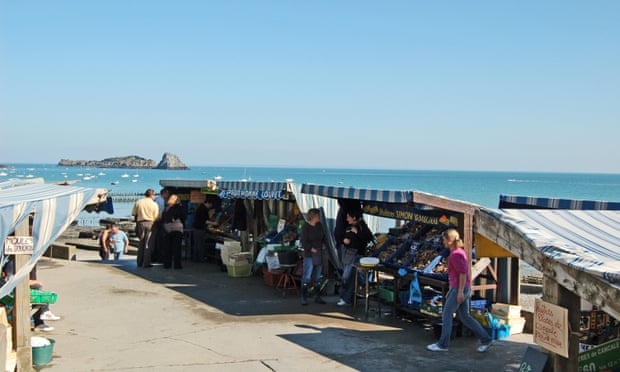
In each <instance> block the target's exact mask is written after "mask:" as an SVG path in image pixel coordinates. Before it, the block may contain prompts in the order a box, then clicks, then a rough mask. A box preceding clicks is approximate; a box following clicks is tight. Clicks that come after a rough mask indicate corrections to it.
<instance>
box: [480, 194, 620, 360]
mask: <svg viewBox="0 0 620 372" xmlns="http://www.w3.org/2000/svg"><path fill="white" fill-rule="evenodd" d="M528 199H529V200H528ZM537 199H538V198H528V197H511V196H509V197H505V200H503V199H500V200H502V201H503V202H504V203H507V204H504V205H503V206H504V207H509V208H510V207H512V208H514V207H515V206H519V205H521V206H523V205H525V208H524V209H529V210H528V211H519V213H520V214H521V215H523V216H525V217H523V216H521V218H522V219H520V220H517V221H513V220H514V219H515V217H514V216H512V215H511V212H510V211H505V212H504V211H501V210H500V211H497V210H488V209H480V210H478V211H477V213H476V216H475V225H476V234H477V235H479V236H480V237H482V238H483V239H485V240H486V241H487V242H488V244H489V245H494V246H495V249H499V250H504V251H507V252H508V253H509V254H510V255H513V256H516V257H520V258H521V259H523V260H524V261H525V262H527V263H528V264H530V265H531V266H533V267H534V268H535V269H537V270H539V271H541V272H542V273H543V300H544V301H546V302H548V303H551V304H554V305H557V306H560V307H563V308H565V309H567V311H568V323H569V335H568V358H564V357H562V356H560V355H558V354H555V353H553V352H550V355H551V359H552V360H551V363H550V368H551V370H553V371H577V370H578V364H579V335H580V334H579V332H578V330H579V327H580V315H581V299H582V298H583V299H585V300H587V301H588V302H590V303H592V304H593V305H595V306H598V307H599V308H601V310H603V311H605V312H607V313H608V314H610V315H611V316H613V317H614V318H616V319H620V301H618V299H620V285H618V284H617V282H616V284H612V283H611V282H610V281H608V280H605V279H604V275H603V276H599V275H594V274H593V273H591V272H588V271H586V270H583V269H579V268H578V267H577V266H578V264H579V263H578V262H579V260H580V258H579V257H577V258H576V261H575V262H576V264H575V265H569V264H567V263H566V262H561V261H559V260H558V259H557V258H556V256H554V255H553V254H545V253H543V250H546V251H547V252H548V251H549V248H552V247H550V246H549V245H546V246H538V245H537V239H540V237H539V236H532V235H529V234H528V232H527V231H526V230H525V229H526V228H527V226H526V224H528V223H530V222H531V223H532V224H533V225H534V226H537V225H536V223H538V222H535V221H540V220H541V219H542V218H544V217H545V216H544V215H546V214H549V213H553V214H554V216H553V218H554V219H558V218H569V219H571V220H572V221H576V220H575V219H574V218H575V216H574V215H575V214H576V213H575V211H567V210H563V211H548V209H558V208H559V207H560V206H562V205H563V206H564V209H584V208H583V207H584V205H590V206H591V208H590V209H605V208H606V207H605V208H603V207H601V206H607V205H608V204H607V203H606V202H592V203H583V201H570V200H560V199H545V198H540V200H537ZM615 204H617V205H618V206H620V203H615ZM501 205H502V204H501V202H500V206H501ZM571 205H572V206H573V207H571ZM577 206H578V208H577ZM594 206H596V207H594ZM545 209H547V210H546V211H543V210H545ZM577 212H583V211H577ZM589 212H591V214H600V217H601V218H603V219H604V220H607V221H614V220H615V221H616V222H615V223H616V225H617V224H620V212H617V211H589ZM512 214H516V213H512ZM530 214H531V215H532V217H530ZM565 216H567V217H565ZM586 217H587V216H586ZM532 218H533V219H532ZM582 218H583V217H582ZM616 231H618V230H616ZM601 233H602V232H601ZM536 234H539V233H538V232H537V233H536ZM548 238H552V236H551V235H549V237H548ZM612 238H613V237H612ZM617 238H618V236H615V239H617ZM571 244H573V245H574V244H575V243H574V242H571ZM578 248H579V249H585V248H583V247H578ZM612 249H613V248H612ZM615 249H616V255H618V254H620V246H618V245H616V246H615ZM585 253H586V252H584V254H585ZM614 275H615V276H617V275H618V273H617V272H616V274H612V276H610V278H611V277H613V276H614ZM535 316H536V315H535Z"/></svg>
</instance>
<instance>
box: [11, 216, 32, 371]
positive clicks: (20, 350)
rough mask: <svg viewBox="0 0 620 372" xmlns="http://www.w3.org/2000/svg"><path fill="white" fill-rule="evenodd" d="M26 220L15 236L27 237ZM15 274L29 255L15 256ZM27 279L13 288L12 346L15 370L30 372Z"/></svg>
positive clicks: (30, 352)
mask: <svg viewBox="0 0 620 372" xmlns="http://www.w3.org/2000/svg"><path fill="white" fill-rule="evenodd" d="M29 235H30V228H29V223H28V219H26V221H25V222H23V223H21V224H20V225H19V226H17V227H16V228H15V236H29ZM13 257H14V258H15V272H18V271H19V270H20V269H21V268H22V267H23V266H25V265H26V264H27V263H28V261H29V260H30V255H24V254H16V255H14V256H13ZM28 278H29V277H26V278H24V279H23V280H22V281H21V282H20V283H19V284H17V286H16V287H15V307H14V308H13V315H14V322H15V323H14V326H15V331H14V337H15V338H14V340H13V341H14V345H15V351H16V352H17V370H18V371H31V370H32V348H31V346H30V284H29V279H28Z"/></svg>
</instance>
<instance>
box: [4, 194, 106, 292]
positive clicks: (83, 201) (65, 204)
mask: <svg viewBox="0 0 620 372" xmlns="http://www.w3.org/2000/svg"><path fill="white" fill-rule="evenodd" d="M4 186H6V185H4ZM98 193H99V191H98V190H96V189H89V188H83V187H73V186H58V185H50V184H22V185H19V184H15V185H13V186H10V187H6V188H2V185H0V242H4V240H5V239H6V237H7V236H8V235H9V234H11V233H13V232H14V231H15V229H16V228H17V226H19V225H21V224H22V223H28V216H29V215H30V213H33V212H34V220H33V225H32V237H33V242H34V252H33V254H32V256H31V257H30V260H29V261H28V263H27V264H26V265H24V266H23V267H22V268H21V269H20V270H19V272H17V273H15V275H14V276H13V277H11V279H9V280H8V281H7V282H6V283H5V284H4V286H2V287H1V288H0V298H2V297H4V296H5V295H7V294H9V293H10V292H11V291H12V290H13V288H15V286H16V285H17V283H19V282H20V281H21V280H22V279H24V278H25V277H26V276H28V274H29V273H30V271H31V270H32V268H33V267H34V265H35V264H36V262H37V261H38V259H39V258H40V257H41V255H42V254H43V253H44V252H45V251H46V250H47V247H49V245H50V244H51V243H52V242H54V241H55V240H56V239H57V238H58V236H59V235H60V234H61V233H62V232H63V231H64V230H65V229H66V228H67V227H68V226H69V224H71V222H73V221H74V220H75V218H76V217H77V215H78V214H79V213H80V212H81V211H82V210H83V209H84V207H85V206H87V205H88V204H90V203H92V202H93V201H97V200H99V194H98ZM3 253H4V250H2V255H3ZM3 261H4V260H3Z"/></svg>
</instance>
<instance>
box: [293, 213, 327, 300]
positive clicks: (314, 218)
mask: <svg viewBox="0 0 620 372" xmlns="http://www.w3.org/2000/svg"><path fill="white" fill-rule="evenodd" d="M299 240H300V241H301V246H302V247H303V249H304V271H303V276H302V278H301V304H302V305H307V304H308V300H307V296H308V285H309V283H310V281H312V282H313V283H314V286H315V287H316V288H320V282H321V274H322V272H323V252H324V251H325V246H326V244H325V233H324V232H323V226H322V225H321V212H320V211H319V210H318V209H316V208H312V209H310V210H309V211H308V221H307V222H306V223H304V225H303V226H302V227H301V236H300V239H299ZM314 302H316V303H319V304H324V303H325V301H323V299H322V298H321V291H320V289H319V290H317V291H316V297H315V298H314Z"/></svg>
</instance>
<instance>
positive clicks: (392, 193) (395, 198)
mask: <svg viewBox="0 0 620 372" xmlns="http://www.w3.org/2000/svg"><path fill="white" fill-rule="evenodd" d="M301 192H302V193H304V194H313V195H320V196H327V197H330V198H338V199H355V200H366V201H375V202H383V203H408V202H411V201H412V200H413V196H412V194H411V192H409V191H396V190H373V189H358V188H354V187H339V186H324V185H315V184H310V183H305V184H303V185H302V186H301Z"/></svg>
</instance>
